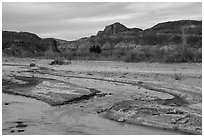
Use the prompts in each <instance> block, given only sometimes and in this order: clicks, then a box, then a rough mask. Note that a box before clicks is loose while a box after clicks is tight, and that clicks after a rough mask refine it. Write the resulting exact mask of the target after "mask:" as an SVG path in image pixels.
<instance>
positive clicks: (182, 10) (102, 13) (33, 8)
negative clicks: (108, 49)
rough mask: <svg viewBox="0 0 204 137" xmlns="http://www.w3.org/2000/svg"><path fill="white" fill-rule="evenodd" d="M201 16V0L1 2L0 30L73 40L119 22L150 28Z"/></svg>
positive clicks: (130, 26)
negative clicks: (195, 0) (181, 0)
mask: <svg viewBox="0 0 204 137" xmlns="http://www.w3.org/2000/svg"><path fill="white" fill-rule="evenodd" d="M186 19H191V20H202V3H201V2H194V3H193V2H191V3H190V2H180V3H178V2H177V3H175V2H174V3H172V2H171V3H170V2H168V3H167V2H163V3H162V2H160V3H159V2H154V3H150V2H143V3H141V2H132V3H130V2H129V3H127V2H112V3H102V2H96V3H94V2H84V3H82V2H77V3H71V2H64V3H63V2H59V3H54V2H46V3H45V2H43V3H42V2H38V3H37V2H34V3H31V2H27V3H26V2H18V3H15V2H3V4H2V30H6V31H23V32H24V31H26V32H32V33H35V34H37V35H38V36H40V37H42V38H48V37H49V38H50V37H52V38H59V39H64V40H76V39H79V38H82V37H89V36H91V35H96V34H97V32H98V31H100V30H104V28H105V26H107V25H110V24H113V23H115V22H120V23H122V24H124V25H125V26H126V27H128V28H135V27H136V28H142V29H147V28H150V27H152V26H154V25H156V24H158V23H160V22H165V21H175V20H186Z"/></svg>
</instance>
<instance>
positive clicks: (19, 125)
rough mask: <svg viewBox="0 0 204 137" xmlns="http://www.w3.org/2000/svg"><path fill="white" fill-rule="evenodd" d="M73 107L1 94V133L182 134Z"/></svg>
mask: <svg viewBox="0 0 204 137" xmlns="http://www.w3.org/2000/svg"><path fill="white" fill-rule="evenodd" d="M71 107H73V106H72V105H66V106H63V107H52V106H50V105H48V104H46V103H44V102H42V101H38V100H35V99H31V98H26V97H22V96H14V95H8V94H2V133H3V134H35V135H41V134H55V135H56V134H72V135H73V134H78V135H80V134H95V135H96V134H104V135H110V134H120V135H128V134H132V135H133V134H135V135H143V134H146V135H153V134H156V135H157V134H163V135H173V134H177V135H178V134H181V133H178V132H174V131H165V130H159V129H154V128H148V127H144V126H137V125H129V124H123V123H118V122H115V121H111V120H107V119H104V118H102V117H100V116H98V115H96V114H93V113H83V112H79V111H71V110H73V109H70V108H71Z"/></svg>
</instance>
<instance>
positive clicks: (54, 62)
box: [49, 58, 71, 65]
mask: <svg viewBox="0 0 204 137" xmlns="http://www.w3.org/2000/svg"><path fill="white" fill-rule="evenodd" d="M68 64H71V62H70V61H65V60H64V59H62V58H58V59H55V60H53V61H51V62H50V64H49V65H68Z"/></svg>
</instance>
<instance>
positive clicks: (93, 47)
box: [89, 45, 102, 54]
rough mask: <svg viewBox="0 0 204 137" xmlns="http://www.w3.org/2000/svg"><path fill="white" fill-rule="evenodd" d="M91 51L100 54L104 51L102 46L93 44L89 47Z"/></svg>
mask: <svg viewBox="0 0 204 137" xmlns="http://www.w3.org/2000/svg"><path fill="white" fill-rule="evenodd" d="M89 52H90V53H98V54H100V53H101V52H102V50H101V48H100V46H98V45H97V46H95V45H94V46H92V47H90V48H89Z"/></svg>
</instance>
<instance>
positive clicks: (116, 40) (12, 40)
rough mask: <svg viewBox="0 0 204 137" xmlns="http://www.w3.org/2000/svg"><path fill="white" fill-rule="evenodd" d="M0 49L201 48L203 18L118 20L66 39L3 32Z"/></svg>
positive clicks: (77, 51) (14, 51)
mask: <svg viewBox="0 0 204 137" xmlns="http://www.w3.org/2000/svg"><path fill="white" fill-rule="evenodd" d="M2 40H3V42H2V49H3V52H4V53H5V54H6V55H14V56H19V55H21V53H22V51H24V52H23V53H25V54H27V55H28V56H44V55H45V54H47V52H49V53H50V52H51V53H50V54H55V53H57V54H58V53H59V54H64V55H65V54H67V53H69V54H73V53H74V54H77V55H78V54H82V52H83V54H84V55H86V54H89V48H90V47H92V46H93V45H97V46H99V47H100V48H101V49H102V53H104V52H110V53H111V54H112V53H114V52H115V51H116V50H118V49H121V48H122V49H123V50H129V49H136V48H138V47H141V46H142V47H145V46H157V47H158V48H159V47H163V46H166V47H172V46H173V47H176V46H178V45H186V46H188V47H191V48H195V49H197V50H199V51H201V48H202V21H196V20H178V21H168V22H162V23H158V24H156V25H154V26H153V27H151V28H148V29H145V30H142V29H140V28H128V27H126V26H125V25H123V24H121V23H120V22H115V23H113V24H110V25H107V26H105V28H104V30H100V31H98V32H97V33H96V35H92V36H90V37H84V38H81V39H78V40H73V41H66V40H61V39H57V38H49V39H42V38H40V37H38V36H37V35H36V34H33V33H29V32H11V31H3V35H2Z"/></svg>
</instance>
